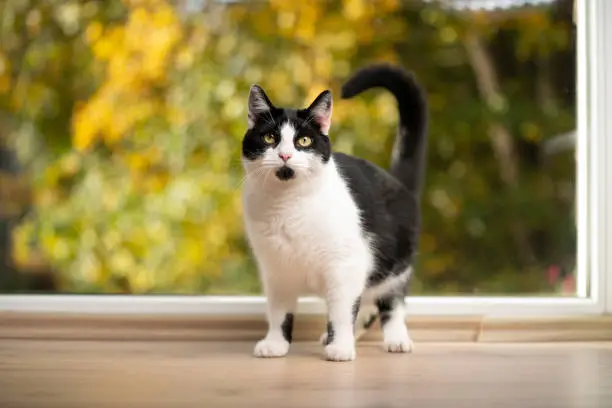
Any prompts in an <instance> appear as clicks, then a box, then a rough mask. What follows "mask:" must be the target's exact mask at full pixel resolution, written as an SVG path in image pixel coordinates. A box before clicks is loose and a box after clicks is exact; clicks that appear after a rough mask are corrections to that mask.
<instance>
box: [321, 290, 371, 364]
mask: <svg viewBox="0 0 612 408" xmlns="http://www.w3.org/2000/svg"><path fill="white" fill-rule="evenodd" d="M362 290H363V288H362V285H359V283H358V281H356V280H354V279H353V280H351V279H346V280H342V281H337V283H336V285H334V287H330V288H329V289H328V293H327V294H326V302H327V309H328V322H327V336H326V339H325V358H326V359H327V360H330V361H351V360H354V359H355V357H356V352H355V333H354V323H355V318H356V316H357V313H358V311H359V305H360V299H361V293H362Z"/></svg>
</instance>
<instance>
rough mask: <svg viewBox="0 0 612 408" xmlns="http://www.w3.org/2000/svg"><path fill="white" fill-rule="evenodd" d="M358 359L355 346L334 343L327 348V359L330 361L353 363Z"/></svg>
mask: <svg viewBox="0 0 612 408" xmlns="http://www.w3.org/2000/svg"><path fill="white" fill-rule="evenodd" d="M355 357H356V352H355V345H354V344H340V343H332V344H328V345H327V346H325V359H326V360H329V361H353V360H354V359H355Z"/></svg>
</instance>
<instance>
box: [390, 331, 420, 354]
mask: <svg viewBox="0 0 612 408" xmlns="http://www.w3.org/2000/svg"><path fill="white" fill-rule="evenodd" d="M413 349H414V343H413V342H412V339H410V336H408V333H402V334H399V335H396V336H389V335H388V336H385V350H387V351H388V352H389V353H410V352H412V350H413Z"/></svg>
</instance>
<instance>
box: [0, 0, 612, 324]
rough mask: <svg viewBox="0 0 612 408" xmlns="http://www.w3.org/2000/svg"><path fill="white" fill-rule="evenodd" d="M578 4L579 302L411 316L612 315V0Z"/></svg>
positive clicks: (88, 302) (67, 303)
mask: <svg viewBox="0 0 612 408" xmlns="http://www.w3.org/2000/svg"><path fill="white" fill-rule="evenodd" d="M576 1H577V3H576V13H577V15H576V17H577V18H576V20H577V30H578V78H577V90H578V101H577V109H578V111H577V117H578V137H577V139H578V142H577V162H578V165H577V180H578V183H577V184H578V188H577V195H578V197H577V214H578V216H577V225H578V230H579V231H580V233H579V237H578V255H577V259H578V276H577V283H578V285H577V286H578V288H577V296H576V297H538V296H534V297H509V296H508V297H480V296H409V297H407V299H406V301H407V305H408V310H407V313H408V314H409V315H424V316H457V315H469V316H505V317H538V316H577V315H591V316H593V315H602V314H612V254H611V253H612V212H610V211H608V209H610V208H612V207H611V206H612V164H609V163H610V162H609V161H608V160H612V140H611V139H610V138H611V137H612V103H609V102H608V101H609V99H610V98H612V53H610V50H612V24H610V23H608V24H605V22H606V21H608V22H612V0H576ZM587 271H588V272H587ZM587 294H588V295H587ZM265 306H266V305H265V298H264V297H263V296H184V295H176V296H174V295H172V296H157V295H151V296H148V295H147V296H140V295H59V294H58V295H55V294H49V295H0V312H2V311H13V312H67V313H119V314H165V315H167V314H179V315H185V314H201V315H224V314H225V315H227V314H241V315H263V314H264V313H265ZM324 312H325V307H324V304H323V302H322V301H320V300H319V299H316V298H302V299H300V302H299V307H298V313H308V314H322V313H324Z"/></svg>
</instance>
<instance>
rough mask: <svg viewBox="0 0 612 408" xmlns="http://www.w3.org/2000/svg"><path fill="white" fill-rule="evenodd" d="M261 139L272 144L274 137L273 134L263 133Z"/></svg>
mask: <svg viewBox="0 0 612 408" xmlns="http://www.w3.org/2000/svg"><path fill="white" fill-rule="evenodd" d="M263 141H264V143H265V144H274V142H275V141H276V139H275V138H274V136H272V135H270V134H268V135H264V137H263Z"/></svg>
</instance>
